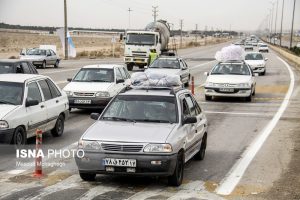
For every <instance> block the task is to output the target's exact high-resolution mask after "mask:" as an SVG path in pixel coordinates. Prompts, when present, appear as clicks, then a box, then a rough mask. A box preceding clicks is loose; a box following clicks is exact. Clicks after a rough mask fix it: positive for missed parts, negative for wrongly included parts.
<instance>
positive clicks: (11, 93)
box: [0, 81, 23, 105]
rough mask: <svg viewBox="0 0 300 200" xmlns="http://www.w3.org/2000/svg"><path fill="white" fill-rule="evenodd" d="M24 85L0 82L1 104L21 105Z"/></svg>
mask: <svg viewBox="0 0 300 200" xmlns="http://www.w3.org/2000/svg"><path fill="white" fill-rule="evenodd" d="M22 97H23V84H22V83H10V82H1V81H0V104H11V105H21V104H22V99H23V98H22Z"/></svg>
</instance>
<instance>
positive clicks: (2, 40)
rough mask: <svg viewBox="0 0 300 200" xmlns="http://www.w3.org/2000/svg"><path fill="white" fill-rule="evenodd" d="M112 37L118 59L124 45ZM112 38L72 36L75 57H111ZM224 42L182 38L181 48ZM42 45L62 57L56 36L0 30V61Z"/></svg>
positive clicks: (106, 36)
mask: <svg viewBox="0 0 300 200" xmlns="http://www.w3.org/2000/svg"><path fill="white" fill-rule="evenodd" d="M114 36H115V38H117V42H116V43H115V57H120V56H122V55H123V51H124V45H123V42H122V41H121V42H119V41H118V38H119V36H118V35H114ZM112 37H113V35H81V36H76V35H72V39H73V42H74V45H75V48H76V51H77V57H78V58H81V57H87V58H101V57H111V56H112V43H111V38H112ZM179 41H180V39H179V37H175V43H176V47H177V48H179V46H180V45H179ZM225 41H228V39H226V38H211V37H209V38H207V39H206V40H204V39H200V38H198V40H197V43H195V38H194V37H184V38H183V45H182V48H188V47H193V46H203V45H208V44H215V43H220V42H225ZM172 42H173V40H171V39H170V44H169V45H171V43H172ZM43 44H50V45H56V48H57V52H58V53H59V55H60V56H61V57H63V51H62V46H61V42H60V39H59V37H58V36H57V35H53V34H52V35H50V34H40V33H29V32H28V33H27V32H15V31H7V30H6V31H1V30H0V59H2V58H11V57H16V58H17V57H18V55H19V53H20V51H21V50H22V49H23V48H34V47H39V46H40V45H43Z"/></svg>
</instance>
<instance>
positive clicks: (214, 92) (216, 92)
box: [205, 87, 251, 97]
mask: <svg viewBox="0 0 300 200" xmlns="http://www.w3.org/2000/svg"><path fill="white" fill-rule="evenodd" d="M220 89H221V88H216V87H205V95H206V96H219V97H248V96H250V95H251V88H234V91H233V92H222V91H220Z"/></svg>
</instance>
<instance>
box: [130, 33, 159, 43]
mask: <svg viewBox="0 0 300 200" xmlns="http://www.w3.org/2000/svg"><path fill="white" fill-rule="evenodd" d="M126 44H138V45H154V44H155V35H154V34H135V33H130V34H127V41H126Z"/></svg>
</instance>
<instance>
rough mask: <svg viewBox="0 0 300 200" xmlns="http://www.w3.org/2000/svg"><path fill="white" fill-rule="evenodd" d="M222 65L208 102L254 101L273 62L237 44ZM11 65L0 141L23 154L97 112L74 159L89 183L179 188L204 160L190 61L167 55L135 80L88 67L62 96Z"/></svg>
mask: <svg viewBox="0 0 300 200" xmlns="http://www.w3.org/2000/svg"><path fill="white" fill-rule="evenodd" d="M216 60H217V61H218V63H217V64H216V65H215V66H213V67H212V69H211V71H210V72H205V76H206V82H205V84H204V97H205V100H207V101H211V100H213V99H214V98H220V97H224V96H226V97H239V98H240V97H242V98H244V99H245V100H246V101H251V100H252V97H253V96H254V95H255V88H256V81H255V77H256V76H258V75H259V74H258V73H260V74H261V75H264V74H265V73H266V63H265V62H266V61H267V59H266V58H264V56H263V55H262V54H261V53H259V52H251V53H245V52H244V50H243V49H242V48H241V47H240V46H237V45H231V46H228V47H225V48H223V49H222V50H221V51H219V52H217V53H216ZM9 63H10V62H8V61H1V62H0V142H5V143H11V144H14V145H16V146H18V147H20V146H22V145H25V144H26V141H27V138H29V137H33V136H35V134H34V133H35V131H36V130H37V129H39V130H42V131H43V132H47V131H50V132H51V133H52V135H53V136H54V137H58V136H61V135H62V134H63V132H64V123H65V121H66V120H67V118H68V116H69V112H70V111H71V110H72V109H75V108H76V109H93V110H97V111H99V110H101V113H99V112H98V113H92V114H91V115H90V117H91V118H92V119H94V120H95V123H93V124H92V125H91V126H90V127H89V128H88V129H87V130H86V131H85V132H84V133H83V135H82V136H81V138H79V142H78V147H77V148H78V150H81V151H84V153H85V154H84V157H75V161H76V164H77V166H78V171H79V175H80V177H81V178H82V179H83V180H85V181H91V180H94V179H95V177H96V174H120V175H121V174H126V175H128V174H129V175H142V176H165V177H167V178H168V183H169V184H170V185H173V186H179V185H180V184H181V183H182V179H183V173H184V164H185V163H186V162H188V161H189V160H191V159H192V158H196V160H203V159H204V157H205V150H206V146H207V137H208V132H207V128H208V127H207V126H208V121H207V118H206V116H205V112H204V111H203V110H202V109H201V106H200V105H199V103H198V102H197V99H196V98H195V97H194V95H193V94H192V93H191V92H190V90H188V89H186V88H185V86H188V85H189V83H190V80H191V73H190V69H189V67H188V65H187V63H186V61H185V60H184V59H183V58H180V57H177V56H171V57H170V56H160V57H158V58H156V59H155V60H154V61H153V62H152V63H151V65H150V66H149V67H148V69H146V70H145V71H144V72H135V73H132V74H131V73H129V72H128V71H127V68H126V67H125V66H123V65H117V64H98V65H88V66H84V67H82V68H81V69H80V70H79V71H78V72H77V73H76V75H75V76H74V77H73V78H70V79H68V81H69V83H68V84H67V85H66V86H65V87H64V88H63V89H60V88H59V87H58V86H57V84H56V83H55V82H54V81H53V80H52V79H51V78H50V77H47V76H43V75H38V74H34V73H26V71H25V70H23V73H20V72H18V71H17V70H11V71H9V70H8V69H9V68H16V69H17V68H18V64H17V65H9ZM24 63H25V62H24ZM28 65H29V64H28ZM24 66H25V65H24V64H23V63H20V64H19V68H21V69H23V68H24ZM24 69H25V68H24ZM31 71H34V70H31ZM124 130H125V131H124Z"/></svg>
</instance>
